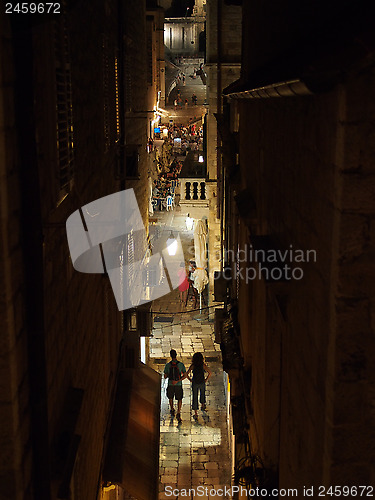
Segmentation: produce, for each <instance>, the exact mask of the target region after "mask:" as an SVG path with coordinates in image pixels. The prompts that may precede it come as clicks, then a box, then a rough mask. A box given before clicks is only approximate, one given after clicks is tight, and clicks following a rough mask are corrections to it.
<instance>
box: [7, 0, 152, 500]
mask: <svg viewBox="0 0 375 500" xmlns="http://www.w3.org/2000/svg"><path fill="white" fill-rule="evenodd" d="M67 5H68V7H67V6H66V3H65V2H62V7H61V9H62V13H61V15H59V16H58V17H57V16H52V15H51V16H48V15H44V16H40V17H39V18H38V20H36V17H35V16H34V17H33V16H30V17H28V16H24V17H23V19H20V16H16V15H12V16H6V15H5V14H4V12H1V14H0V23H1V33H2V36H1V40H0V64H1V72H0V74H1V83H0V85H1V88H0V99H1V103H2V105H1V111H0V120H1V132H0V137H1V145H0V151H1V157H2V160H1V162H0V165H1V166H0V169H1V173H0V176H1V182H0V186H1V188H0V189H1V223H0V225H1V247H0V254H1V258H0V261H1V265H0V283H1V290H2V293H1V300H0V304H1V306H0V317H1V323H2V333H1V343H2V355H1V359H0V370H1V380H2V382H1V387H0V401H1V404H0V422H1V425H0V429H1V430H0V442H1V462H0V477H1V479H2V481H1V486H0V497H1V498H13V499H26V498H28V499H29V498H30V499H31V498H35V499H38V500H48V499H54V498H82V499H83V498H90V499H94V498H103V499H109V498H111V497H110V495H111V494H112V492H113V490H110V489H108V488H107V489H103V486H108V484H106V485H105V484H104V483H103V478H102V473H103V464H104V463H105V457H106V453H107V448H108V438H109V434H110V430H111V425H112V422H111V416H112V413H113V407H114V403H115V402H116V398H115V395H116V389H117V392H118V387H119V384H118V380H119V373H120V372H121V370H123V369H129V367H131V366H134V364H137V361H138V358H139V337H140V335H145V334H147V332H146V331H140V326H139V325H138V327H136V329H135V331H134V332H132V334H131V335H132V338H130V334H129V331H128V330H129V328H128V323H129V315H128V314H127V313H122V312H119V311H118V309H117V306H116V303H115V299H114V296H113V293H112V290H111V287H110V284H109V280H108V276H106V275H100V274H97V275H95V274H83V273H78V272H77V271H75V270H74V269H73V267H72V263H71V260H70V257H69V249H68V244H67V239H66V231H65V223H66V219H67V218H68V216H69V215H70V214H71V213H73V212H74V211H76V210H77V209H80V207H82V206H83V205H85V204H87V203H89V202H91V201H94V200H96V199H98V198H101V197H103V196H106V195H109V194H112V193H115V192H117V191H119V190H121V189H126V188H134V191H135V194H136V197H137V200H138V205H139V207H140V210H141V214H142V217H143V220H144V223H145V226H146V227H147V221H148V191H147V185H148V183H147V152H146V142H147V130H148V122H147V113H145V111H147V81H148V75H147V71H148V67H147V64H146V61H147V51H146V44H147V37H146V21H147V19H146V1H145V0H144V1H143V0H142V1H139V0H134V1H133V0H130V1H129V2H126V4H124V3H118V2H116V1H113V0H107V1H105V2H102V1H99V0H90V1H86V0H85V1H83V2H78V3H77V2H73V3H71V4H69V3H67ZM119 20H120V21H119ZM83 26H84V29H83ZM88 215H89V216H90V214H88ZM91 215H92V216H94V214H91ZM129 238H130V239H131V238H132V235H129ZM134 238H136V235H134ZM145 250H146V248H145ZM133 329H134V328H133ZM129 353H130V354H129ZM120 369H121V370H120ZM155 467H156V469H155V470H156V477H157V462H156V465H155ZM109 476H110V473H109ZM125 483H126V481H125V482H124V481H123V482H122V483H121V481H120V484H121V487H122V489H123V490H124V491H126V489H127V484H125ZM155 488H157V486H156V483H155ZM107 490H108V491H107ZM152 495H153V493H149V494H148V495H147V498H151V497H152Z"/></svg>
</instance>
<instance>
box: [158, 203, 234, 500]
mask: <svg viewBox="0 0 375 500" xmlns="http://www.w3.org/2000/svg"><path fill="white" fill-rule="evenodd" d="M155 215H157V218H158V223H160V224H161V225H163V224H167V223H168V226H169V227H173V228H175V229H176V230H177V231H178V232H179V235H180V238H181V240H182V243H183V247H184V253H185V259H188V258H190V257H191V256H190V255H189V253H188V251H189V245H191V239H192V238H193V233H192V231H188V230H187V229H186V227H185V219H186V215H187V213H183V212H182V211H181V209H179V207H177V208H176V209H175V211H173V212H156V213H155ZM153 311H154V314H155V319H154V322H155V323H154V330H153V337H152V338H150V359H149V364H150V366H152V367H153V368H154V369H155V370H156V371H158V372H159V373H163V370H164V366H165V364H166V363H167V362H168V361H170V356H169V352H170V350H171V349H175V350H176V351H177V358H178V359H179V360H180V361H182V362H183V363H184V365H185V367H186V369H188V367H189V366H190V363H191V358H192V355H193V354H194V353H195V352H198V351H199V352H202V354H203V355H204V357H205V361H206V363H207V365H208V366H209V368H210V370H211V372H212V376H211V377H210V379H209V381H208V383H207V390H206V395H207V411H204V412H203V411H201V410H199V417H198V421H197V422H195V421H194V420H193V418H192V411H191V387H190V386H191V384H190V382H189V381H188V380H185V381H184V382H183V391H184V397H183V404H182V414H181V416H182V423H181V424H178V423H177V420H176V418H173V417H171V416H170V413H169V407H168V399H167V397H166V383H167V380H164V379H163V381H162V393H161V413H160V422H161V427H160V434H161V439H160V486H159V498H160V499H161V500H164V499H166V498H178V496H176V495H172V496H171V495H170V491H171V490H168V488H173V490H174V491H175V490H176V489H177V490H183V489H185V490H188V489H196V488H197V487H198V486H199V485H200V486H201V487H202V486H203V487H204V488H207V491H208V492H209V491H210V489H212V488H214V489H216V490H217V489H219V488H222V487H225V486H227V487H229V486H230V484H231V477H230V476H231V474H230V470H231V467H230V452H229V443H228V429H227V410H226V392H225V377H224V372H223V368H222V363H221V352H220V346H219V344H217V343H215V342H214V332H213V317H214V309H213V308H207V307H206V306H205V305H204V304H203V307H202V311H199V306H198V308H197V309H193V300H189V301H188V304H187V307H186V308H183V310H182V308H181V305H180V300H179V292H178V290H175V291H174V292H172V293H170V294H169V295H167V296H164V297H162V298H160V299H158V300H156V301H155V302H154V305H153ZM204 491H206V490H204ZM185 496H186V495H185ZM189 496H190V495H189ZM201 498H206V497H205V496H202V497H201ZM207 498H208V497H207ZM224 498H226V497H224Z"/></svg>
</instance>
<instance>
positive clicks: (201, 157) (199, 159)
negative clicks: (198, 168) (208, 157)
mask: <svg viewBox="0 0 375 500" xmlns="http://www.w3.org/2000/svg"><path fill="white" fill-rule="evenodd" d="M198 162H199V163H203V162H204V158H203V156H202V155H199V158H198Z"/></svg>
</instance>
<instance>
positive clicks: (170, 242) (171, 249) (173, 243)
mask: <svg viewBox="0 0 375 500" xmlns="http://www.w3.org/2000/svg"><path fill="white" fill-rule="evenodd" d="M177 248H178V243H177V240H176V238H175V237H174V236H173V234H172V233H171V235H170V236H169V238H168V239H167V250H168V254H169V255H171V256H173V255H176V253H177Z"/></svg>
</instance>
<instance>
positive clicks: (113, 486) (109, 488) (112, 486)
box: [103, 484, 116, 491]
mask: <svg viewBox="0 0 375 500" xmlns="http://www.w3.org/2000/svg"><path fill="white" fill-rule="evenodd" d="M115 489H116V485H115V484H110V485H108V486H103V491H111V490H115Z"/></svg>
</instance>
